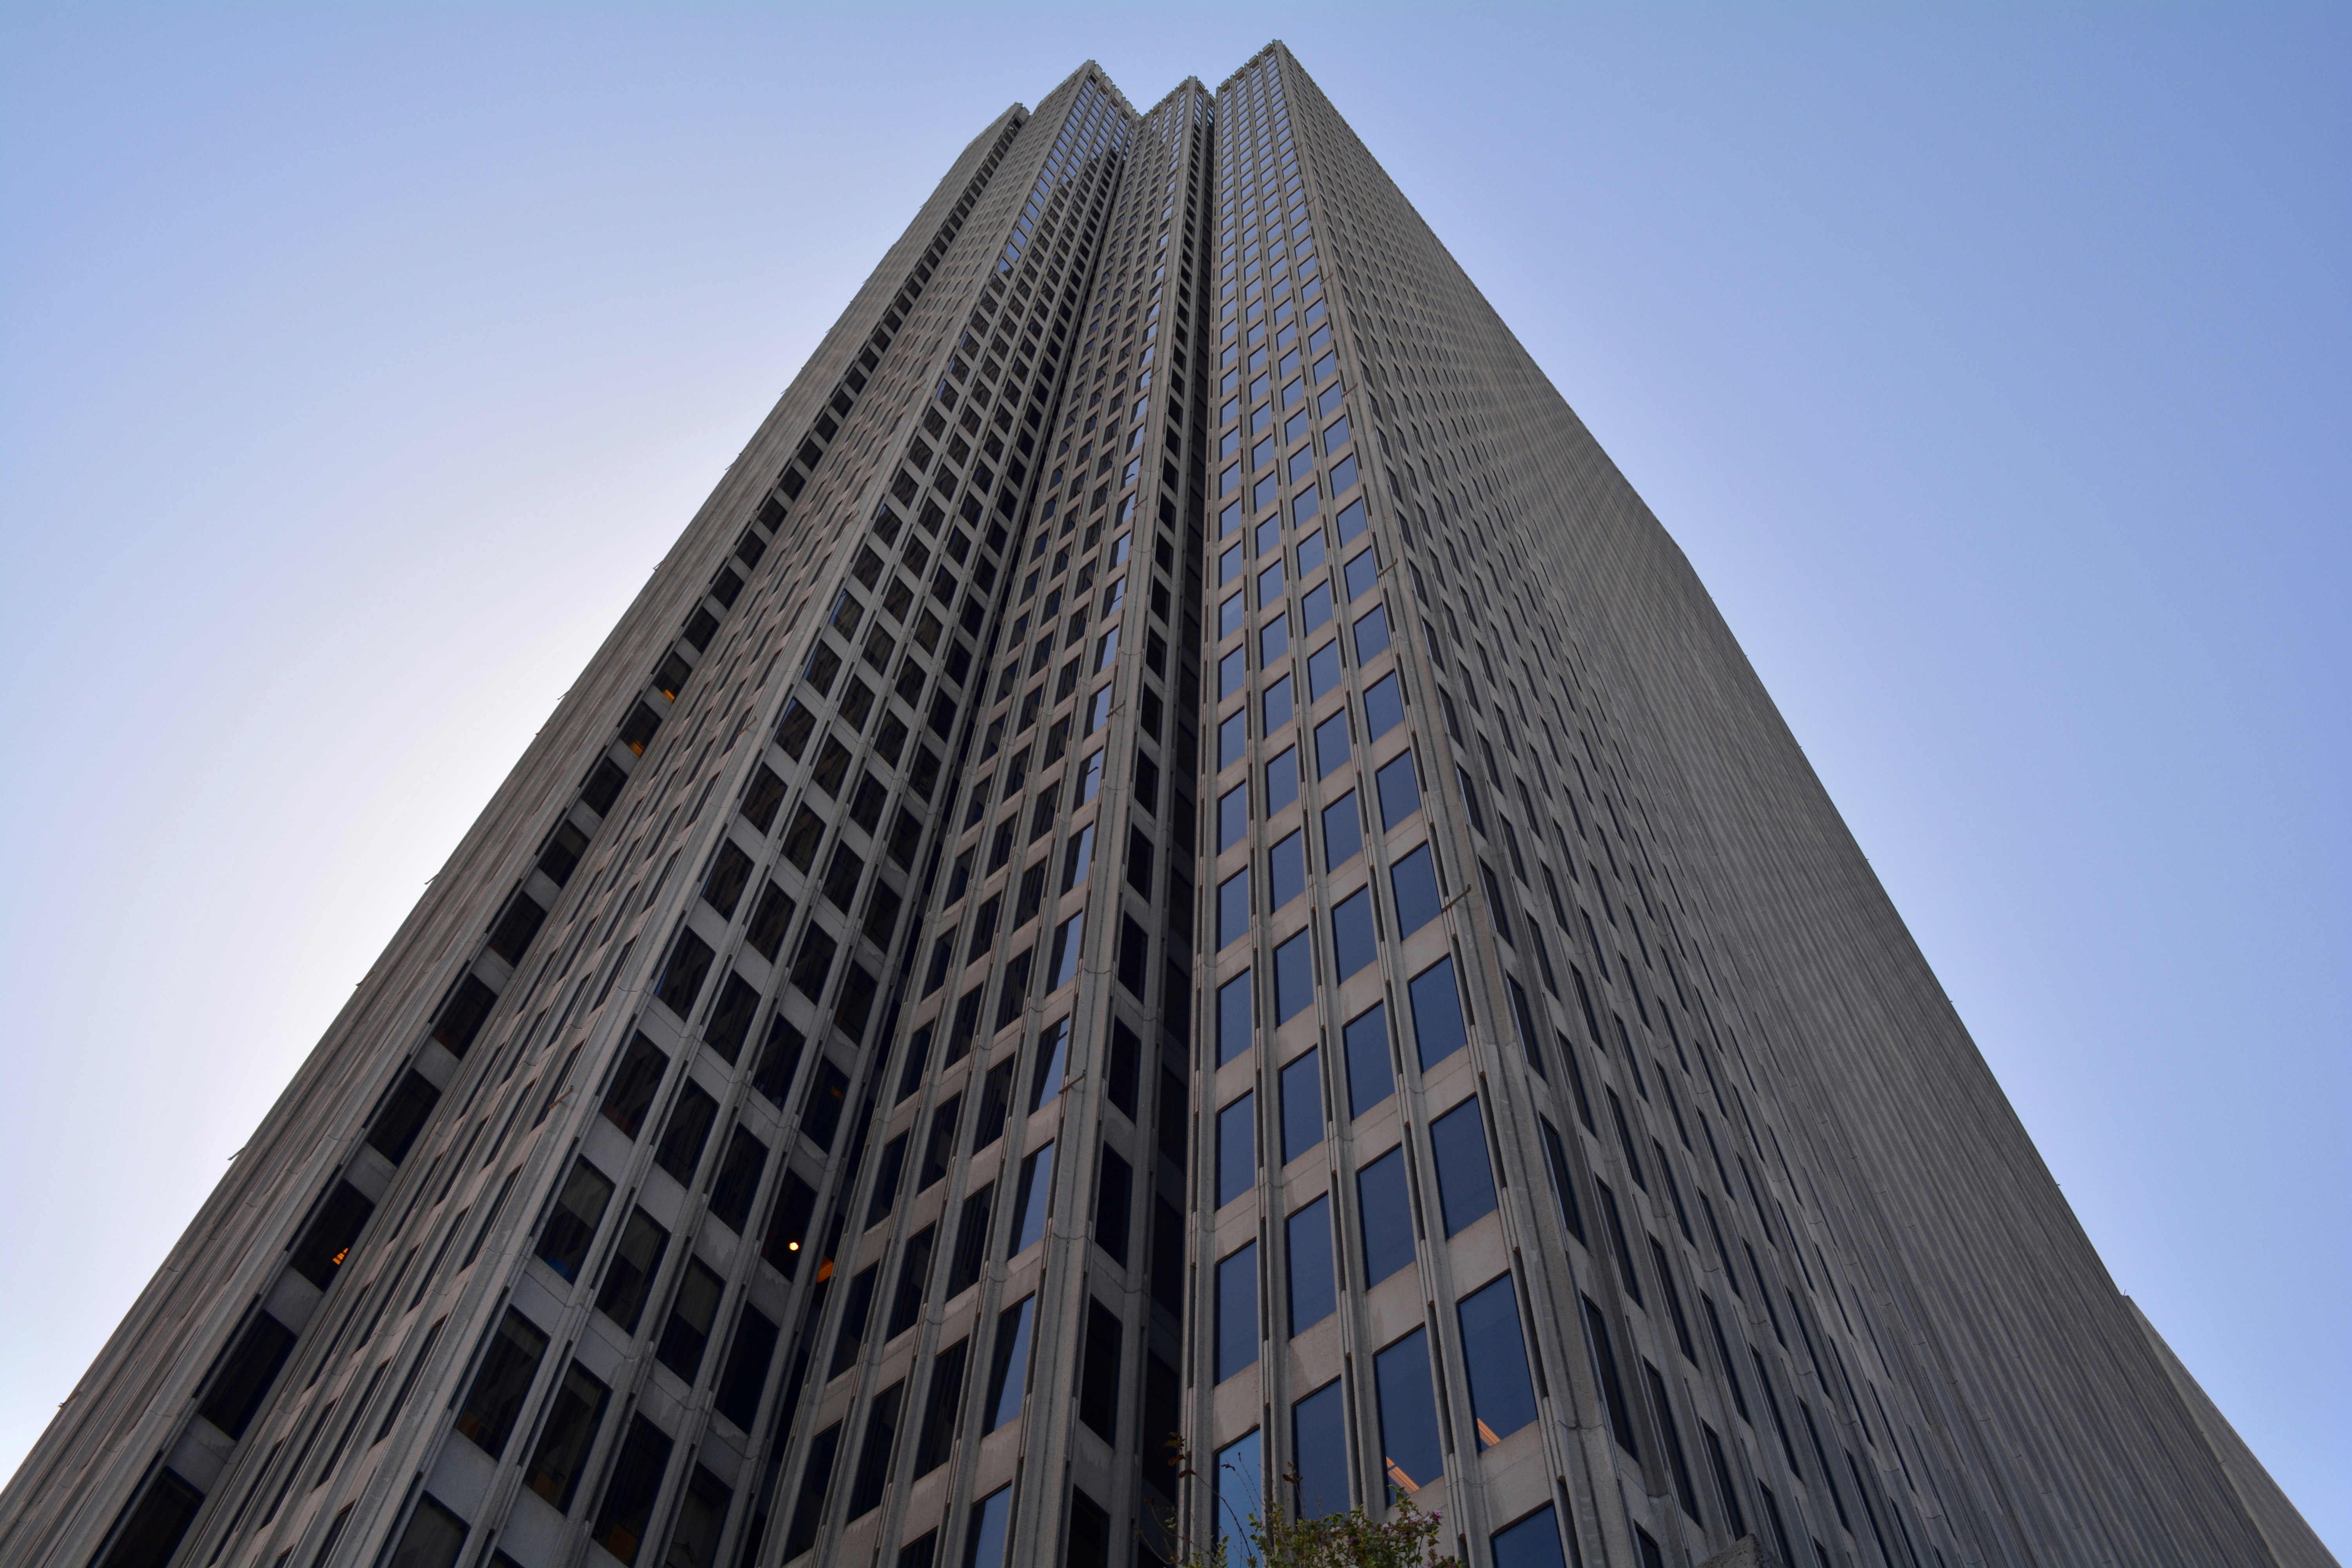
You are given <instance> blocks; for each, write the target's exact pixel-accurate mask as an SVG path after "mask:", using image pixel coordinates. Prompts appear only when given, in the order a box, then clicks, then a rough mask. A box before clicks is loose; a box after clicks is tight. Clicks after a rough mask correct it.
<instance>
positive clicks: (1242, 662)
mask: <svg viewBox="0 0 2352 1568" xmlns="http://www.w3.org/2000/svg"><path fill="white" fill-rule="evenodd" d="M1248 681H1249V658H1248V656H1247V650H1246V649H1244V648H1238V647H1237V648H1235V649H1234V651H1233V652H1231V653H1229V654H1227V655H1225V657H1224V658H1221V659H1219V660H1217V697H1218V699H1219V700H1223V699H1225V698H1228V697H1231V696H1232V695H1233V694H1234V692H1236V691H1239V690H1240V689H1242V688H1243V687H1244V685H1246V684H1247V683H1248Z"/></svg>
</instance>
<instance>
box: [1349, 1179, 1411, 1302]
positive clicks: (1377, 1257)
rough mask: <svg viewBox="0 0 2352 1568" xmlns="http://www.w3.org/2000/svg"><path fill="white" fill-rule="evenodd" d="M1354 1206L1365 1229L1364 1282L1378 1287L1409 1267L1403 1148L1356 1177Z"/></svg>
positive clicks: (1408, 1202)
mask: <svg viewBox="0 0 2352 1568" xmlns="http://www.w3.org/2000/svg"><path fill="white" fill-rule="evenodd" d="M1356 1199H1357V1206H1358V1207H1359V1208H1360V1210H1361V1211H1362V1215H1363V1226H1364V1282H1365V1283H1366V1284H1367V1285H1368V1286H1369V1285H1377V1284H1379V1283H1380V1282H1381V1280H1383V1279H1387V1278H1388V1277H1389V1276H1390V1275H1391V1274H1394V1273H1395V1272H1397V1270H1399V1269H1401V1268H1412V1259H1413V1242H1412V1193H1411V1192H1410V1191H1409V1190H1408V1189H1407V1186H1406V1183H1405V1174H1404V1150H1403V1148H1402V1145H1400V1146H1399V1147H1397V1148H1394V1149H1391V1150H1390V1151H1389V1152H1387V1153H1385V1154H1383V1155H1381V1157H1380V1158H1379V1159H1377V1160H1375V1161H1373V1162H1372V1163H1370V1164H1369V1165H1366V1166H1365V1167H1364V1168H1363V1169H1362V1170H1360V1171H1359V1172H1357V1173H1356Z"/></svg>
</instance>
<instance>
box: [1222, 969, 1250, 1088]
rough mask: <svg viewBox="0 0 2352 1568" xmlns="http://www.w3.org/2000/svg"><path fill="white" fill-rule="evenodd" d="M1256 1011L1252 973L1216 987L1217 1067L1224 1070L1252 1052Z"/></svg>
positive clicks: (1241, 975)
mask: <svg viewBox="0 0 2352 1568" xmlns="http://www.w3.org/2000/svg"><path fill="white" fill-rule="evenodd" d="M1253 1012H1255V999H1254V994H1253V992H1252V989H1251V986H1250V974H1249V972H1248V971H1246V970H1244V972H1243V973H1241V974H1240V975H1238V976H1237V977H1235V978H1234V979H1232V980H1228V981H1226V982H1225V983H1224V984H1223V985H1220V986H1218V987H1217V1065H1218V1066H1219V1067H1223V1065H1224V1064H1225V1063H1227V1062H1229V1061H1231V1060H1233V1059H1234V1058H1235V1057H1237V1056H1239V1055H1241V1054H1242V1053H1243V1052H1244V1051H1245V1050H1247V1049H1249V1044H1250V1027H1251V1023H1252V1019H1251V1014H1252V1013H1253Z"/></svg>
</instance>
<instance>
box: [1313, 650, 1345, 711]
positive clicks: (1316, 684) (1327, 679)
mask: <svg viewBox="0 0 2352 1568" xmlns="http://www.w3.org/2000/svg"><path fill="white" fill-rule="evenodd" d="M1338 686H1339V642H1338V640H1337V639H1334V640H1332V641H1330V642H1327V643H1325V644H1324V645H1323V646H1322V647H1318V648H1317V649H1316V650H1315V651H1314V652H1313V653H1310V654H1308V655H1307V700H1308V701H1310V702H1320V701H1321V700H1323V699H1324V698H1326V697H1328V696H1329V695H1330V694H1331V692H1332V691H1333V690H1334V689H1336V688H1337V687H1338Z"/></svg>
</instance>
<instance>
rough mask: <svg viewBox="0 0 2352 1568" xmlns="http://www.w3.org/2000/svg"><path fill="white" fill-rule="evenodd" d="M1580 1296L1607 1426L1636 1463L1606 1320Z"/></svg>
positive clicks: (1637, 1450)
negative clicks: (1607, 1420) (1607, 1417)
mask: <svg viewBox="0 0 2352 1568" xmlns="http://www.w3.org/2000/svg"><path fill="white" fill-rule="evenodd" d="M1580 1300H1582V1301H1583V1303H1584V1336H1585V1345H1586V1348H1587V1349H1588V1350H1590V1351H1591V1355H1592V1371H1593V1374H1594V1378H1595V1380H1596V1381H1597V1382H1599V1384H1601V1403H1602V1404H1603V1405H1607V1406H1608V1407H1609V1429H1610V1431H1611V1433H1612V1434H1613V1435H1614V1436H1615V1437H1616V1439H1617V1442H1618V1445H1619V1446H1620V1447H1622V1448H1623V1449H1624V1450H1625V1451H1626V1452H1627V1453H1629V1454H1631V1455H1633V1459H1634V1462H1635V1463H1637V1464H1638V1463H1639V1462H1640V1461H1641V1458H1642V1445H1641V1444H1640V1443H1639V1442H1637V1441H1635V1440H1634V1436H1633V1409H1632V1407H1631V1406H1630V1405H1627V1404H1626V1403H1625V1386H1624V1384H1622V1383H1620V1382H1619V1381H1618V1379H1617V1355H1616V1352H1615V1351H1613V1350H1612V1348H1611V1347H1610V1343H1609V1323H1608V1321H1607V1320H1606V1319H1604V1318H1603V1317H1601V1309H1600V1308H1598V1307H1596V1306H1594V1305H1593V1304H1592V1298H1591V1297H1590V1296H1585V1297H1581V1298H1580ZM1794 1465H1795V1456H1794V1455H1793V1454H1792V1455H1790V1468H1794Z"/></svg>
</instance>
